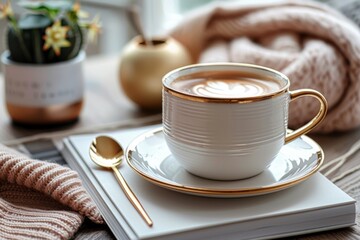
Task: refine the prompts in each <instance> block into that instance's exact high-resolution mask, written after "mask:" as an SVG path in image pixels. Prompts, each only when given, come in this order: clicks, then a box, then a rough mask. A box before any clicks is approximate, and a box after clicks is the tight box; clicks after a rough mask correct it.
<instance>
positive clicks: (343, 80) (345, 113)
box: [172, 1, 360, 132]
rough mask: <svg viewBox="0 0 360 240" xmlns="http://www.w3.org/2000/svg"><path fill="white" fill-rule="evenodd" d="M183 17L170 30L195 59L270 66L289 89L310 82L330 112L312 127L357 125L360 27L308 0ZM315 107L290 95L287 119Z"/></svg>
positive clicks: (299, 118) (297, 122) (212, 9)
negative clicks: (323, 96)
mask: <svg viewBox="0 0 360 240" xmlns="http://www.w3.org/2000/svg"><path fill="white" fill-rule="evenodd" d="M240 2H241V1H240ZM184 19H185V20H184V21H183V22H182V23H181V24H180V25H179V26H178V27H176V28H175V29H174V31H173V32H172V36H173V37H174V38H176V39H177V40H178V41H180V42H181V43H182V44H183V45H185V46H186V47H187V48H188V49H189V50H190V52H191V53H192V56H193V58H194V59H195V60H196V61H199V62H217V61H226V62H228V61H229V62H245V63H252V64H259V65H263V66H267V67H270V68H274V69H276V70H279V71H281V72H283V73H284V74H286V75H287V76H288V77H289V79H290V81H291V89H299V88H313V89H316V90H318V91H320V92H321V93H323V94H324V95H325V97H326V99H327V100H328V103H329V112H328V115H327V117H326V119H325V120H324V122H323V123H322V124H321V126H319V127H318V128H317V129H316V130H317V131H321V132H331V131H343V130H349V129H352V128H355V127H358V126H359V125H360V31H359V29H358V27H357V26H356V25H355V24H353V23H352V22H351V21H350V20H348V19H346V17H344V16H342V15H341V14H340V13H338V12H336V11H335V10H333V9H331V8H329V7H327V6H325V5H322V4H320V3H315V2H308V1H286V2H276V3H266V4H263V5H258V4H257V5H252V6H249V5H246V6H244V5H243V4H239V3H235V2H232V1H230V2H218V3H217V4H214V5H210V6H208V7H206V8H203V9H200V10H198V11H196V12H193V13H191V14H190V15H189V16H187V17H185V18H184ZM317 111H318V103H317V102H316V100H314V99H312V98H301V99H299V100H296V101H294V102H293V103H292V104H291V105H290V110H289V126H290V127H291V128H297V127H299V126H301V125H303V124H304V123H306V122H307V121H308V120H310V119H311V118H312V117H313V116H314V114H316V112H317Z"/></svg>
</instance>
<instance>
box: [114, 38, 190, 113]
mask: <svg viewBox="0 0 360 240" xmlns="http://www.w3.org/2000/svg"><path fill="white" fill-rule="evenodd" d="M191 63H192V60H191V57H190V54H189V53H188V51H187V50H186V49H185V48H184V47H183V46H182V45H181V44H180V43H179V42H177V41H176V40H175V39H173V38H166V39H157V40H152V41H151V44H149V43H147V44H146V43H145V41H144V39H143V38H141V37H140V36H137V37H135V38H134V39H132V40H131V41H130V42H129V43H128V44H127V45H126V46H125V48H124V50H123V52H122V55H121V60H120V68H119V81H120V84H121V87H122V89H123V90H124V92H125V94H126V95H127V96H128V98H130V99H131V100H132V101H133V102H135V103H136V104H137V105H138V106H139V107H141V108H143V109H145V110H160V109H161V102H162V97H161V90H162V77H163V76H164V75H165V74H166V73H167V72H169V71H171V70H174V69H176V68H178V67H182V66H185V65H189V64H191Z"/></svg>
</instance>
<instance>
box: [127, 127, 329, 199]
mask: <svg viewBox="0 0 360 240" xmlns="http://www.w3.org/2000/svg"><path fill="white" fill-rule="evenodd" d="M162 131H163V130H162V127H161V128H157V129H154V130H151V131H149V132H147V133H145V134H142V135H141V136H139V137H137V138H136V139H135V140H133V141H132V142H131V143H130V144H129V146H128V148H127V149H126V153H125V157H126V160H127V163H128V164H129V166H130V167H131V168H132V169H133V170H134V171H135V172H136V173H137V174H139V175H140V176H141V177H143V178H144V179H146V180H148V181H149V182H152V183H154V184H156V185H159V186H161V187H164V188H167V189H170V190H174V191H178V192H183V193H188V194H194V195H201V196H208V197H245V196H255V195H262V194H266V193H271V192H276V191H279V190H283V189H286V188H289V187H291V186H294V185H296V184H298V183H300V182H302V181H304V180H306V179H308V178H309V177H310V176H312V175H313V174H314V173H316V172H317V171H318V170H319V168H320V166H321V165H322V163H323V161H324V152H323V150H322V149H321V147H320V146H319V145H318V144H317V143H316V142H315V141H313V140H312V139H311V138H309V137H307V136H302V137H301V140H302V141H304V142H306V143H307V144H308V145H310V146H311V147H312V148H313V149H314V152H313V154H315V155H316V163H315V164H314V166H311V168H310V169H308V170H307V171H306V172H305V173H304V174H303V175H301V174H300V175H299V176H298V177H293V178H290V179H287V180H285V181H279V182H275V183H272V184H269V185H263V186H257V187H242V188H228V189H216V188H211V187H194V186H190V185H185V184H179V183H177V182H174V181H172V180H171V179H164V178H163V177H156V176H153V175H151V174H149V173H147V172H145V171H143V170H142V169H139V168H138V167H137V166H136V165H135V164H134V160H133V156H137V155H139V153H138V152H137V151H138V150H137V149H138V147H139V144H141V143H143V142H144V141H147V140H149V139H151V138H154V137H155V138H156V137H159V135H160V136H162ZM164 141H165V140H164ZM163 144H165V145H166V143H165V142H164V143H163ZM290 144H292V143H290ZM141 157H142V158H144V156H141ZM145 157H146V156H145ZM145 162H146V164H148V162H147V160H145ZM260 175H261V174H260ZM209 181H211V180H209ZM238 181H241V180H238ZM225 182H226V181H225ZM230 182H231V181H230Z"/></svg>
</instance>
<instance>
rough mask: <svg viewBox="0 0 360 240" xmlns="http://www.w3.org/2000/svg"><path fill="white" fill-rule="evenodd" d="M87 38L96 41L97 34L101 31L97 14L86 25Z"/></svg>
mask: <svg viewBox="0 0 360 240" xmlns="http://www.w3.org/2000/svg"><path fill="white" fill-rule="evenodd" d="M87 29H88V39H89V41H90V42H97V35H98V34H99V33H100V31H101V23H100V18H99V16H95V17H94V19H93V20H92V21H91V22H90V23H89V24H88V25H87Z"/></svg>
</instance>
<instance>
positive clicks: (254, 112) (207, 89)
mask: <svg viewBox="0 0 360 240" xmlns="http://www.w3.org/2000/svg"><path fill="white" fill-rule="evenodd" d="M289 85H290V82H289V79H288V78H287V77H286V76H285V75H284V74H282V73H280V72H277V71H275V70H272V69H269V68H265V67H261V66H256V65H250V64H236V63H214V64H196V65H190V66H186V67H183V68H179V69H176V70H174V71H172V72H170V73H168V74H167V75H165V76H164V78H163V131H164V136H165V139H166V142H167V145H168V146H169V149H170V151H171V153H172V154H173V155H174V157H175V159H176V160H177V161H178V162H179V163H180V164H181V165H182V166H183V167H184V168H185V169H186V170H187V171H189V172H190V173H193V174H195V175H198V176H200V177H205V178H209V179H215V180H235V179H243V178H248V177H252V176H255V175H257V174H259V173H261V172H262V171H263V170H265V169H266V168H267V167H268V166H269V165H270V164H271V162H272V161H273V160H274V158H275V157H276V156H277V154H278V153H279V151H280V149H281V148H282V146H283V145H284V144H286V143H288V142H290V141H292V140H294V139H295V138H297V137H299V136H301V135H303V134H305V133H307V132H309V131H310V130H311V129H313V128H314V127H315V126H316V125H318V124H319V123H320V122H321V121H322V119H323V118H324V117H325V115H326V111H327V103H326V100H325V98H324V97H323V96H322V95H321V94H320V93H319V92H317V91H315V90H311V89H302V90H296V91H289ZM301 96H311V97H315V98H316V99H318V100H319V102H320V110H319V113H318V114H317V115H316V116H315V117H314V118H313V119H312V120H311V121H310V122H309V123H308V124H306V125H304V126H303V127H301V128H299V129H298V130H295V131H294V132H292V133H290V134H287V123H288V105H289V102H290V101H291V100H294V99H296V98H298V97H301Z"/></svg>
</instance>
